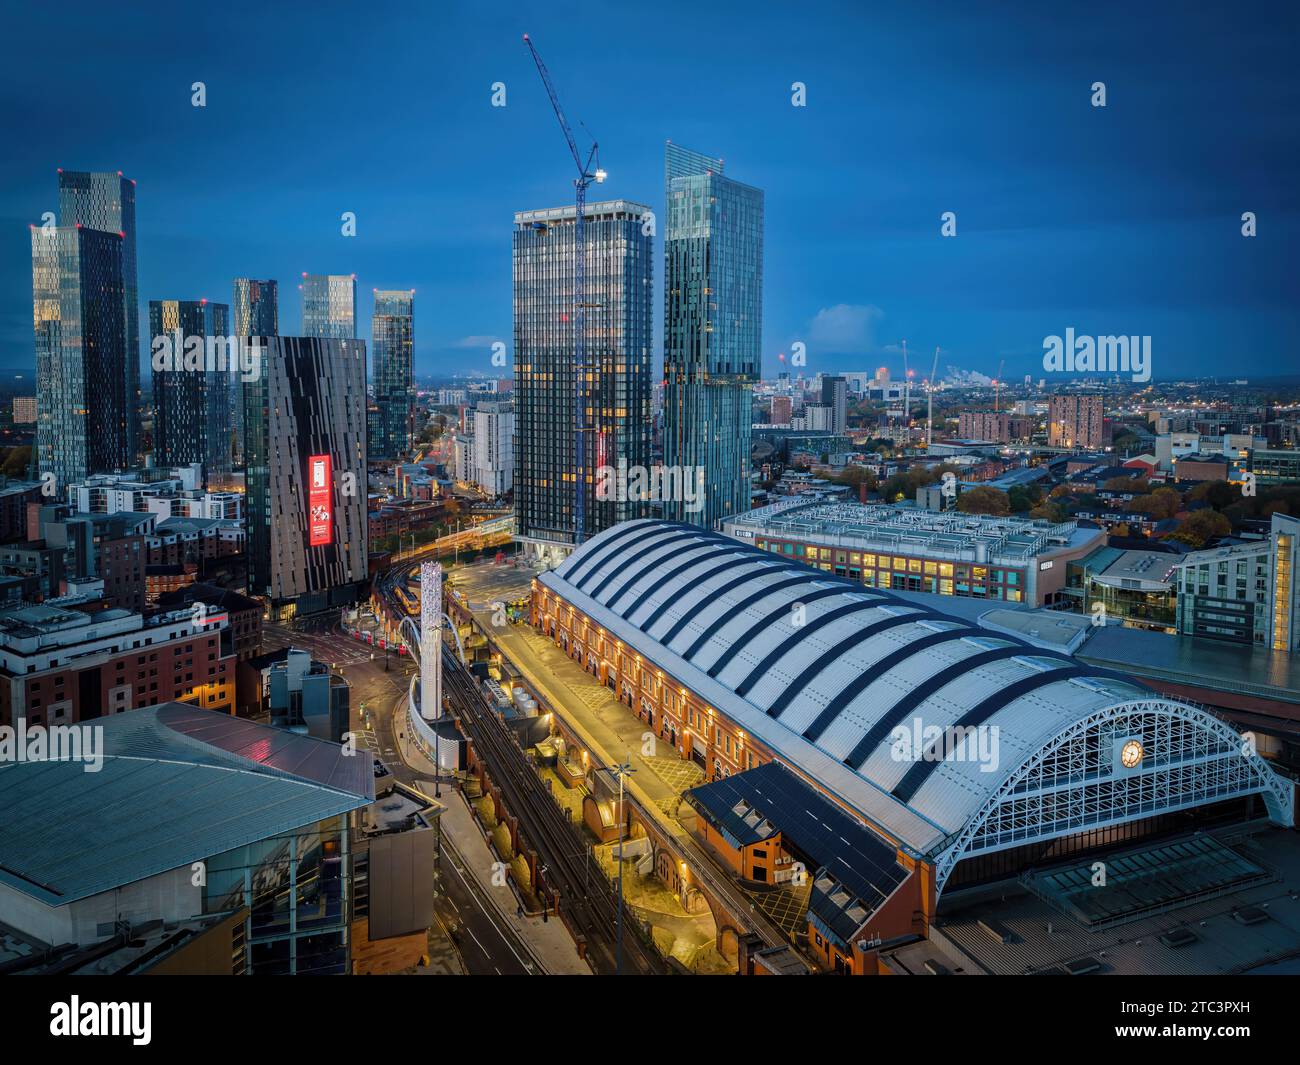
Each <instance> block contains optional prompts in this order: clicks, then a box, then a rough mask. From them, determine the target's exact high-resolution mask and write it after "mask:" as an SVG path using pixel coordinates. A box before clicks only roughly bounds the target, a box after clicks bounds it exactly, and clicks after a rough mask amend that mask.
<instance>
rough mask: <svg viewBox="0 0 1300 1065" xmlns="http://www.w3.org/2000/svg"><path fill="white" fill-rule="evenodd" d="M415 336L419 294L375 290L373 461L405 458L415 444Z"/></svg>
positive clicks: (372, 328)
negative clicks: (413, 361)
mask: <svg viewBox="0 0 1300 1065" xmlns="http://www.w3.org/2000/svg"><path fill="white" fill-rule="evenodd" d="M414 337H415V292H414V291H409V292H383V291H380V290H378V289H376V290H375V312H374V317H373V318H372V319H371V338H372V345H373V346H372V350H371V361H372V365H373V367H374V389H375V405H376V407H377V411H376V418H375V431H374V433H373V434H372V435H371V439H370V457H371V458H372V459H377V458H385V459H396V458H402V457H403V456H405V455H407V454H409V452H410V451H411V449H412V448H413V447H414V445H415V382H414V380H413V379H412V377H411V366H412V363H411V360H412V353H413V350H414V343H415V340H414Z"/></svg>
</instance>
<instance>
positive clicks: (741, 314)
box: [664, 143, 763, 528]
mask: <svg viewBox="0 0 1300 1065" xmlns="http://www.w3.org/2000/svg"><path fill="white" fill-rule="evenodd" d="M722 165H723V164H722V160H721V159H711V158H709V157H708V156H706V155H700V154H699V153H698V152H692V151H689V150H688V149H685V148H680V147H678V146H677V145H675V144H671V143H670V144H669V145H668V147H667V150H666V152H665V157H664V184H665V190H664V191H665V199H666V203H667V212H666V214H667V217H666V220H665V229H664V378H665V388H664V465H666V466H668V467H678V468H681V469H683V470H686V471H692V472H694V471H699V470H701V469H702V470H703V492H704V505H703V506H702V507H698V509H695V510H694V512H692V508H690V507H688V506H686V505H684V504H683V502H682V501H673V500H669V501H667V502H665V504H664V516H665V517H668V518H671V519H673V520H677V521H686V522H692V523H694V524H697V525H703V526H705V527H707V528H713V527H719V526H720V524H721V522H722V521H723V520H725V519H727V518H732V517H735V516H736V515H737V514H739V513H742V512H743V511H746V510H748V509H749V504H750V458H749V453H750V427H751V425H752V424H753V411H752V407H753V390H754V383H755V382H756V381H757V380H758V379H759V376H760V373H761V343H762V328H763V193H762V191H761V190H760V189H756V188H751V187H750V186H749V185H742V184H741V183H740V182H738V181H732V180H731V179H730V178H727V177H724V176H723V174H722ZM697 506H698V504H697Z"/></svg>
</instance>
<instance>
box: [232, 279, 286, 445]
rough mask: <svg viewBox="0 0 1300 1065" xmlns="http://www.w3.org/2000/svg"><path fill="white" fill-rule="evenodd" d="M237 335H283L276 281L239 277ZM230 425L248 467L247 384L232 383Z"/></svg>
mask: <svg viewBox="0 0 1300 1065" xmlns="http://www.w3.org/2000/svg"><path fill="white" fill-rule="evenodd" d="M234 288H235V302H234V304H233V305H232V306H233V310H234V323H235V336H237V337H241V338H242V337H269V336H278V335H279V333H280V286H279V283H278V282H276V281H258V280H256V279H254V278H251V277H237V278H235V285H234ZM230 424H231V427H232V428H233V429H234V435H235V447H234V462H235V465H236V466H243V464H244V396H243V382H242V381H241V380H240V378H238V377H236V378H234V379H233V380H232V381H231V382H230Z"/></svg>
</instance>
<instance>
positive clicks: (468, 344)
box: [452, 336, 501, 348]
mask: <svg viewBox="0 0 1300 1065" xmlns="http://www.w3.org/2000/svg"><path fill="white" fill-rule="evenodd" d="M500 339H501V338H500V337H495V336H468V337H461V339H460V340H458V341H456V343H454V344H453V345H452V347H453V348H490V347H491V346H492V345H493V344H495V343H496V342H497V341H498V340H500Z"/></svg>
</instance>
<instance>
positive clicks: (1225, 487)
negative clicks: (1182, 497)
mask: <svg viewBox="0 0 1300 1065" xmlns="http://www.w3.org/2000/svg"><path fill="white" fill-rule="evenodd" d="M1240 500H1241V489H1239V488H1238V487H1237V486H1236V485H1235V484H1229V483H1228V482H1227V481H1202V482H1201V483H1200V484H1198V485H1197V486H1196V487H1195V488H1193V489H1192V490H1191V491H1190V492H1188V493H1187V501H1188V502H1189V503H1202V502H1204V503H1208V504H1209V505H1210V506H1212V507H1213V508H1214V509H1215V510H1223V509H1224V508H1225V507H1230V506H1232V504H1233V503H1237V502H1240Z"/></svg>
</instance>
